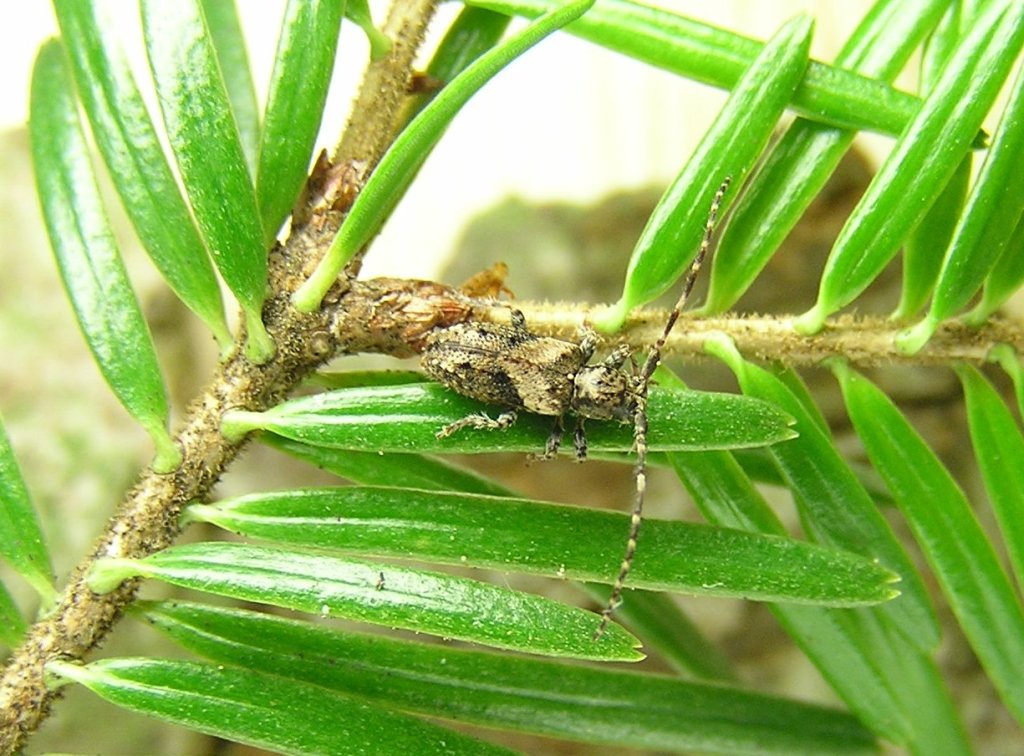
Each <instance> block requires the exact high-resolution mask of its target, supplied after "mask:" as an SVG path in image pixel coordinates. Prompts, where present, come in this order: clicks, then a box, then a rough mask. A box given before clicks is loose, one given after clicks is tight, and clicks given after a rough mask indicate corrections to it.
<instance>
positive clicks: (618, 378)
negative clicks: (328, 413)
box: [421, 178, 730, 640]
mask: <svg viewBox="0 0 1024 756" xmlns="http://www.w3.org/2000/svg"><path fill="white" fill-rule="evenodd" d="M729 181H730V179H728V178H727V179H725V181H723V182H722V185H721V187H719V189H718V191H717V192H716V193H715V197H714V200H712V203H711V209H710V210H709V211H708V219H707V223H706V224H705V226H704V236H703V238H702V239H701V243H700V248H699V249H698V250H697V255H696V256H695V257H694V258H693V262H692V263H691V264H690V269H689V270H688V271H687V273H686V277H685V278H684V280H683V292H682V294H681V295H680V297H679V301H677V302H676V305H675V307H673V308H672V311H671V313H669V316H668V321H667V322H666V323H665V329H664V330H663V331H662V334H661V336H660V337H659V338H658V340H657V341H656V342H655V343H654V346H653V347H651V350H650V351H649V352H648V353H647V358H646V360H644V363H643V366H642V367H641V368H640V369H639V371H638V370H637V369H636V364H635V363H634V369H633V372H632V374H627V373H625V372H624V371H623V370H622V366H623V365H624V364H625V362H626V360H627V359H629V357H630V352H629V348H628V347H626V346H620V347H619V348H617V349H616V350H615V351H613V352H612V353H611V354H610V355H608V357H606V358H605V359H604V361H603V362H600V363H598V364H596V365H591V364H589V363H590V359H591V357H593V355H594V351H595V349H596V348H597V345H598V337H597V336H596V334H594V333H593V332H587V333H585V334H584V335H583V338H582V339H581V341H580V343H578V344H577V343H575V342H572V341H563V340H562V339H555V338H550V337H547V336H538V335H537V334H535V333H532V332H531V331H530V330H529V329H528V328H527V327H526V319H525V318H524V317H523V313H522V312H520V311H519V310H515V309H513V310H512V317H511V325H499V324H496V323H460V324H457V325H453V326H450V327H448V328H442V329H440V330H438V331H435V332H434V333H432V334H431V335H430V336H429V337H428V339H427V344H426V348H425V349H424V351H423V356H422V359H421V364H422V366H423V369H424V370H425V371H426V372H427V374H428V375H429V376H430V377H432V378H433V379H434V380H436V381H438V382H439V383H442V384H444V385H445V386H447V387H448V388H450V389H452V390H453V391H455V392H457V393H459V394H462V395H464V396H468V397H471V398H473V399H478V400H480V401H482V402H487V403H489V404H496V405H498V406H501V407H505V411H504V412H502V413H501V414H500V415H498V417H496V418H491V417H489V416H487V415H485V414H476V415H469V416H468V417H464V418H462V419H461V420H457V421H455V422H454V423H451V424H449V425H446V426H445V427H444V428H442V429H441V430H439V431H438V432H437V437H438V438H445V437H447V436H450V435H451V434H453V433H455V432H456V431H459V430H461V429H463V428H485V429H489V430H493V429H504V428H508V427H509V426H510V425H512V424H513V423H514V422H515V421H516V415H517V413H518V412H519V410H521V409H522V410H526V411H528V412H533V413H534V414H537V415H549V416H552V417H554V418H555V424H554V427H553V428H552V431H551V435H550V436H549V437H548V440H547V443H546V444H545V446H544V453H543V454H541V455H539V456H540V458H541V459H549V458H551V457H553V456H554V455H555V454H557V453H558V448H559V446H560V445H561V443H562V436H563V434H564V433H565V422H564V418H565V415H566V414H569V413H571V414H573V415H575V417H576V427H575V433H574V442H575V447H576V458H577V459H578V460H580V461H582V460H583V459H585V458H586V456H587V438H586V434H585V433H584V429H583V424H584V422H585V420H587V419H588V418H590V419H594V420H618V421H619V422H621V423H629V422H632V423H633V438H634V448H635V449H636V493H635V495H634V501H633V513H632V516H631V519H630V524H629V538H628V540H627V541H626V552H625V554H624V555H623V558H622V563H621V565H620V566H619V573H618V575H617V576H616V578H615V583H614V585H613V587H612V592H611V596H610V597H609V599H608V603H607V604H606V605H605V608H604V610H603V611H602V612H601V624H600V625H599V626H598V628H597V631H596V632H595V633H594V639H595V640H597V639H598V638H600V637H601V635H602V634H603V633H604V631H605V628H606V627H607V626H608V621H609V619H610V617H611V613H612V611H614V609H615V607H616V606H618V604H619V603H620V601H621V599H622V590H623V587H624V586H625V584H626V578H627V577H628V575H629V570H630V568H631V567H632V565H633V557H634V556H635V554H636V544H637V537H638V535H639V533H640V523H641V521H642V517H643V507H644V495H645V493H646V489H647V394H648V389H649V388H650V384H651V376H652V375H653V374H654V371H655V369H656V368H657V367H658V363H659V362H661V352H662V349H664V347H665V341H666V340H667V339H668V336H669V333H670V332H671V331H672V327H673V326H674V325H675V323H676V320H678V319H679V315H680V313H681V312H682V310H683V307H685V306H686V300H687V299H688V298H689V296H690V291H691V290H692V289H693V283H694V281H695V280H696V279H697V273H698V272H699V271H700V266H701V263H703V261H704V257H705V255H706V254H707V251H708V249H709V248H710V246H711V239H712V234H713V232H714V228H715V222H716V219H717V217H718V210H719V207H720V206H721V204H722V197H723V196H724V195H725V192H726V190H727V189H728V187H729Z"/></svg>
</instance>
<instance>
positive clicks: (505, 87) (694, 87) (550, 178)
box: [0, 0, 888, 277]
mask: <svg viewBox="0 0 1024 756" xmlns="http://www.w3.org/2000/svg"><path fill="white" fill-rule="evenodd" d="M660 4H661V5H663V6H665V7H670V8H673V9H676V10H678V11H680V12H681V13H684V14H686V15H690V16H693V17H695V18H699V19H702V20H706V21H707V22H709V23H712V24H716V25H719V26H723V27H726V28H730V29H734V30H737V31H740V32H743V33H745V34H747V35H748V36H751V37H753V38H757V39H766V38H767V37H769V36H770V35H771V34H772V33H773V32H774V31H775V30H776V29H777V28H778V27H779V25H780V24H781V23H783V22H784V21H785V20H786V19H788V18H789V17H791V16H792V15H794V14H795V13H798V12H800V11H807V12H809V13H811V14H812V15H813V16H814V17H815V18H817V19H818V24H817V29H816V33H815V37H814V43H813V46H812V55H813V56H815V57H817V58H819V59H821V60H826V61H827V60H830V59H831V57H832V56H833V55H834V54H835V52H836V50H838V48H839V47H840V46H841V45H842V43H843V41H844V40H845V39H846V37H847V36H848V35H849V33H850V31H851V30H852V29H853V27H854V25H855V24H856V23H857V21H858V20H859V18H860V16H861V15H862V14H863V13H864V12H865V10H866V9H867V8H868V7H869V5H870V3H868V2H866V0H850V1H847V2H835V1H834V0H833V1H829V0H821V1H819V2H812V1H810V0H805V1H804V2H799V1H798V0H772V1H771V2H762V1H759V0H733V1H732V2H726V1H721V2H715V3H709V2H706V1H705V2H698V1H697V0H667V2H662V3H660ZM103 5H105V6H106V8H107V10H108V15H109V17H110V19H111V22H112V23H116V24H118V25H119V26H121V27H123V29H124V33H123V35H122V39H123V43H124V45H125V47H126V48H127V49H128V50H129V52H130V53H134V62H135V63H136V64H137V65H138V66H139V69H140V70H139V74H140V79H144V78H145V66H146V63H145V55H144V53H143V51H142V47H141V41H140V32H139V24H138V19H137V10H136V7H137V5H136V3H133V2H128V0H106V1H105V2H104V3H103ZM238 6H239V10H240V15H241V17H242V21H243V24H244V26H245V31H246V34H247V39H248V45H249V54H250V59H251V63H252V67H253V73H254V77H255V80H256V86H257V89H258V90H260V89H262V88H264V87H265V82H266V81H267V79H268V77H269V74H270V65H271V55H272V54H273V50H274V44H275V40H276V34H277V26H278V23H279V19H280V15H281V9H282V7H283V2H280V1H279V0H239V2H238ZM371 7H372V9H373V12H374V18H375V20H376V21H377V22H378V23H380V19H381V18H382V16H383V13H384V8H385V5H384V4H383V3H381V2H376V1H372V2H371ZM458 7H459V6H456V5H454V4H453V5H449V6H442V8H441V10H440V16H441V18H442V19H443V18H450V17H452V16H454V14H455V13H456V12H457V10H458ZM439 20H440V19H439ZM434 28H435V29H443V28H444V24H442V23H435V24H434ZM55 32H56V25H55V22H54V20H53V13H52V9H51V7H50V4H49V3H46V2H38V1H37V2H30V3H17V4H15V3H5V4H4V5H3V7H2V9H0V59H2V62H3V68H2V70H3V71H4V75H3V78H2V81H0V128H8V127H18V126H20V125H23V124H24V123H25V121H26V118H27V103H28V81H29V75H30V71H31V65H32V59H33V57H34V55H35V51H36V49H37V47H38V45H39V43H40V42H41V41H42V40H43V39H45V38H46V37H48V36H50V35H52V34H54V33H55ZM435 37H436V35H435ZM435 41H436V40H435ZM365 56H366V45H365V42H364V40H363V38H362V34H361V32H360V30H359V29H357V28H356V27H354V26H352V25H350V24H346V25H345V26H344V27H343V30H342V42H341V52H340V63H339V65H338V66H337V71H338V72H339V75H338V77H337V78H336V81H335V84H334V87H333V90H332V96H331V100H330V101H329V103H328V108H327V118H326V121H325V123H324V127H323V130H322V132H321V144H323V145H331V144H333V142H334V141H335V139H336V136H337V134H338V133H339V130H340V127H341V125H342V124H343V123H344V119H345V113H346V111H347V109H348V103H349V101H350V99H351V92H352V87H353V86H354V83H355V80H356V75H357V74H358V72H359V71H360V70H361V68H362V65H363V61H364V60H365ZM258 96H259V97H261V98H262V97H263V92H262V91H258ZM724 97H725V93H723V92H721V91H719V90H715V89H712V88H709V87H705V86H702V85H699V84H696V83H694V82H690V81H686V80H683V79H680V78H678V77H676V76H674V75H672V74H669V73H666V72H663V71H658V70H655V69H652V68H650V67H648V66H646V65H643V64H640V63H637V62H635V61H632V60H630V59H628V58H626V57H624V56H622V55H619V54H616V53H612V52H609V51H606V50H603V49H601V48H599V47H597V46H595V45H592V44H590V43H588V42H584V41H581V40H578V39H575V38H573V37H570V36H568V35H555V37H553V38H550V39H548V40H545V41H544V42H542V43H541V44H540V45H539V46H538V47H537V48H535V49H534V50H532V51H530V52H529V53H527V55H526V56H525V57H523V58H522V59H520V60H518V61H516V62H515V63H513V64H512V66H511V67H510V68H509V69H508V70H506V71H503V72H502V73H501V74H499V76H498V77H497V78H496V79H495V80H494V81H493V82H492V83H491V84H489V85H488V86H487V87H486V88H485V89H484V90H483V91H482V92H481V93H480V94H479V95H478V96H477V97H476V98H475V99H474V100H473V101H472V102H471V103H470V104H469V105H468V107H467V108H466V110H465V111H464V113H463V114H461V115H460V116H459V117H458V118H457V119H456V121H455V123H454V124H453V126H452V128H451V129H450V130H449V132H448V133H447V134H446V136H445V137H444V139H443V140H442V141H441V143H440V145H439V146H438V147H437V149H436V150H435V152H434V154H433V156H432V157H431V158H430V160H429V161H428V162H427V164H426V166H425V168H424V170H423V173H422V175H421V176H420V179H419V181H418V182H417V183H416V185H415V187H414V188H413V189H412V190H411V192H410V194H409V196H408V197H407V198H406V199H405V201H404V202H403V203H402V204H401V206H400V207H399V209H398V211H397V212H396V213H395V215H394V217H393V219H392V222H391V223H390V224H389V225H388V227H387V228H386V229H385V230H384V234H383V236H382V237H381V238H380V240H379V241H378V243H377V244H375V246H374V249H373V252H372V254H371V255H370V256H369V257H368V259H367V267H366V273H367V274H368V275H372V274H402V275H405V276H421V277H430V276H433V275H434V274H435V273H436V271H437V269H438V266H439V262H440V261H441V260H443V259H444V258H445V257H446V255H447V254H448V253H449V251H450V250H451V249H452V247H453V244H454V241H455V239H456V238H457V236H458V234H459V232H460V229H461V224H462V222H463V221H464V219H466V218H467V217H469V216H471V215H472V214H474V213H475V212H477V211H479V210H481V209H483V208H486V207H488V206H490V205H492V204H494V203H495V202H496V201H498V200H500V199H501V198H503V197H506V196H508V195H517V196H521V197H523V198H524V199H526V200H530V201H545V200H552V199H562V200H569V201H574V200H575V201H580V202H590V201H594V200H596V199H598V198H600V197H601V196H603V195H605V194H607V193H608V192H609V191H611V190H613V189H621V188H627V189H628V188H635V187H641V186H647V185H650V184H652V183H659V184H665V183H667V182H668V181H670V180H671V178H672V176H673V175H674V173H675V172H676V171H678V170H679V168H680V166H681V165H682V163H683V161H684V159H685V157H686V156H687V155H688V154H689V152H690V150H691V149H692V146H693V144H694V142H695V141H696V140H697V139H698V138H699V136H700V134H701V133H702V132H703V131H704V129H705V128H706V126H707V125H708V123H709V122H710V120H711V119H712V117H713V116H714V114H715V112H716V111H717V109H718V107H720V105H721V102H722V101H723V99H724ZM153 112H154V113H156V112H157V110H156V108H155V106H154V107H153ZM875 141H876V147H877V148H878V149H881V150H884V149H885V148H886V145H887V144H888V140H875Z"/></svg>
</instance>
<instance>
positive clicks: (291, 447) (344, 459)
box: [260, 433, 510, 496]
mask: <svg viewBox="0 0 1024 756" xmlns="http://www.w3.org/2000/svg"><path fill="white" fill-rule="evenodd" d="M260 441H261V442H263V443H264V444H267V445H268V446H272V447H274V448H275V449H280V450H281V451H283V452H285V453H286V454H290V455H292V456H293V457H296V458H297V459H301V460H303V461H305V462H309V463H310V464H311V465H316V466H317V467H319V468H320V469H321V470H327V471H328V472H330V473H333V474H334V475H338V476H340V477H342V478H348V479H349V480H351V481H352V482H353V483H362V484H364V485H376V486H402V487H405V488H426V489H429V490H435V491H463V492H465V493H478V494H486V495H490V496H508V495H510V494H509V491H508V489H506V488H504V487H503V486H501V485H499V484H497V483H494V482H492V481H490V480H488V479H487V478H485V477H483V476H482V475H478V474H476V473H475V472H473V471H472V470H467V469H465V468H462V467H459V466H458V465H453V464H450V463H448V462H445V461H444V460H443V459H438V458H436V457H427V456H424V455H422V454H376V453H374V452H360V451H355V450H353V449H332V448H330V447H326V446H311V445H309V444H304V443H301V442H300V441H293V440H291V439H290V438H284V437H282V436H276V435H274V434H273V433H264V434H262V435H261V436H260Z"/></svg>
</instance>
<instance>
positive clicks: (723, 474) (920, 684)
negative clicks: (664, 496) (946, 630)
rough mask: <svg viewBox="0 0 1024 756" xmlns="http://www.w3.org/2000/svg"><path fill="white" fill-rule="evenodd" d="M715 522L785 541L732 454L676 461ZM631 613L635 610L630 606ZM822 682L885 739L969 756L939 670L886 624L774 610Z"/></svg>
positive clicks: (846, 614)
mask: <svg viewBox="0 0 1024 756" xmlns="http://www.w3.org/2000/svg"><path fill="white" fill-rule="evenodd" d="M669 456H670V457H671V459H672V463H673V465H674V466H675V468H676V471H677V472H678V473H679V476H680V478H682V480H683V482H684V483H685V484H686V487H687V488H688V489H689V490H690V493H691V494H692V495H693V497H694V501H696V502H697V505H698V506H699V507H700V509H701V511H702V512H703V513H704V516H705V517H707V518H708V519H709V520H710V521H711V522H715V523H718V524H723V525H728V526H731V527H741V528H746V529H752V530H755V531H759V532H765V533H779V534H783V533H785V529H784V528H783V526H782V524H781V523H780V522H779V521H778V519H777V518H776V516H775V514H774V513H773V511H772V509H771V507H770V506H769V505H768V503H767V502H766V501H765V500H764V498H763V497H762V496H761V494H760V493H759V492H758V491H757V490H756V489H755V488H754V487H753V485H752V484H751V482H750V480H749V479H747V478H746V476H745V475H744V474H743V471H742V470H741V469H740V468H739V466H738V465H737V464H736V461H735V460H734V459H733V458H732V454H730V453H728V452H701V453H695V454H670V455H669ZM627 609H628V605H627ZM769 609H771V611H772V613H773V614H774V615H775V617H776V619H778V621H779V623H780V624H781V625H782V626H783V628H785V630H786V632H787V633H788V634H789V635H790V636H791V637H792V638H793V640H794V641H795V642H796V643H797V644H798V645H799V646H800V648H801V649H802V650H803V652H804V653H805V654H807V656H808V658H809V659H810V660H811V661H812V662H813V663H814V664H815V666H816V667H817V668H818V670H819V671H820V672H821V674H822V676H824V678H825V679H826V680H828V682H829V683H830V684H831V685H832V688H833V689H834V690H835V691H836V692H837V693H838V694H839V695H840V696H841V697H842V699H843V700H844V701H845V702H846V704H847V705H848V706H849V707H850V708H851V709H852V710H853V711H854V712H856V713H857V715H858V716H859V717H861V719H862V720H863V721H864V722H865V723H867V724H868V725H869V726H870V727H871V728H872V729H873V730H875V731H876V732H877V733H878V734H879V735H880V736H882V737H885V738H887V739H889V740H892V741H893V742H896V743H902V744H911V743H914V744H916V745H917V750H918V752H920V753H935V752H943V753H969V752H970V749H969V746H968V744H967V739H966V736H965V734H964V732H963V727H962V725H961V724H960V721H959V717H958V715H957V712H956V710H955V709H954V707H953V705H952V701H951V699H950V697H949V695H948V693H946V692H945V690H944V688H943V685H942V680H941V677H940V676H939V673H938V671H937V670H936V669H935V665H934V663H933V662H932V661H931V659H930V657H929V655H928V654H927V653H925V652H924V651H921V650H919V649H917V648H914V647H911V646H910V645H909V643H908V642H907V641H906V640H905V639H904V638H903V637H901V636H900V634H898V633H896V632H893V631H889V632H886V631H885V630H884V629H883V628H882V627H881V626H880V625H881V623H880V622H879V621H878V619H879V618H877V617H872V616H869V615H867V613H866V611H861V612H851V611H849V610H835V609H826V608H819V607H810V606H799V605H794V604H773V605H769Z"/></svg>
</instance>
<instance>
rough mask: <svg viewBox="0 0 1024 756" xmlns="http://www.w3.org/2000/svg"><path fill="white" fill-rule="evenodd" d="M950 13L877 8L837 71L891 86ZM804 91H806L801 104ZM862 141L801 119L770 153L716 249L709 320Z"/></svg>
mask: <svg viewBox="0 0 1024 756" xmlns="http://www.w3.org/2000/svg"><path fill="white" fill-rule="evenodd" d="M947 5H948V3H946V2H945V0H927V1H925V2H915V3H912V4H908V3H906V2H903V0H885V1H884V2H878V3H875V4H874V5H873V6H872V8H871V10H870V12H869V13H868V14H867V15H866V16H865V17H864V19H863V20H862V21H861V22H860V24H859V25H858V26H857V28H856V29H855V30H854V32H853V34H852V35H851V36H850V38H849V40H847V42H846V44H845V45H844V46H843V49H842V50H841V51H840V53H839V55H838V56H837V57H836V65H837V66H841V67H842V68H843V69H848V70H850V71H854V72H856V73H859V74H862V75H864V76H871V77H874V78H876V79H881V80H882V81H886V82H889V81H892V79H893V78H895V76H896V74H898V73H899V72H900V70H902V68H903V66H904V64H905V63H906V61H907V59H908V58H909V57H910V55H911V53H912V52H913V51H914V49H915V48H916V47H917V46H918V45H919V43H920V41H921V39H922V38H923V36H924V35H925V34H926V33H927V31H928V29H930V28H931V27H933V26H934V25H935V24H936V23H937V22H938V20H939V18H940V16H941V15H942V14H943V13H944V12H945V10H946V6H947ZM816 65H817V64H816V63H815V62H814V61H811V64H810V66H809V68H808V74H807V76H806V77H805V79H804V87H809V86H810V82H811V81H812V76H813V73H814V71H815V70H817V69H816ZM801 91H803V87H802V88H801V89H798V90H797V94H796V97H797V98H799V96H800V93H801ZM867 110H868V111H870V112H874V111H875V108H874V106H873V105H872V106H871V107H869V108H868V109H867ZM910 113H911V111H908V112H907V118H908V119H909V116H910ZM856 133H857V132H856V131H854V130H853V129H844V128H837V127H833V126H828V125H825V124H823V123H818V122H815V121H811V120H808V119H806V118H798V119H796V121H794V122H793V124H792V125H791V126H790V127H789V128H788V129H787V130H786V132H785V134H783V136H782V138H781V139H779V140H778V142H776V143H775V144H774V146H773V147H771V151H770V152H769V153H768V156H767V158H766V159H765V160H764V163H763V164H762V165H761V166H759V167H758V170H757V173H756V174H755V175H754V176H752V177H751V179H750V180H749V181H748V182H747V185H746V186H745V187H744V191H743V194H742V195H741V196H740V197H739V198H738V199H737V200H736V205H735V206H734V208H733V212H732V215H731V217H730V218H729V233H728V234H725V235H723V236H722V239H721V241H720V242H719V244H718V247H717V248H716V249H715V255H714V259H713V260H712V269H711V275H710V285H709V290H708V295H707V298H706V303H705V305H704V307H703V310H702V311H703V312H706V313H716V312H723V311H725V310H727V309H729V308H730V307H731V306H732V305H733V304H734V303H735V302H736V300H737V299H739V298H740V296H741V295H742V294H743V292H745V291H746V290H747V288H748V287H749V286H750V285H751V284H752V283H753V281H754V280H755V279H756V278H757V275H758V274H759V273H760V272H761V270H762V269H763V268H764V266H765V265H767V263H768V261H769V260H770V259H771V256H772V255H773V254H774V253H775V252H776V250H778V248H779V245H781V244H782V242H783V240H784V239H785V238H786V236H788V235H789V232H790V231H792V229H793V227H794V226H795V225H796V223H797V221H798V220H799V219H800V217H801V216H802V215H803V213H804V211H805V210H806V209H807V207H808V206H809V205H810V204H811V202H812V201H813V200H814V198H815V197H816V196H817V195H818V193H819V192H820V191H821V189H822V187H824V186H825V184H826V182H827V181H828V179H829V177H830V176H831V175H832V173H833V171H834V170H835V168H836V166H838V165H839V162H840V160H841V159H842V157H843V155H844V154H845V153H846V151H847V150H848V149H849V147H850V145H851V144H852V143H853V139H854V137H855V136H856Z"/></svg>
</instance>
